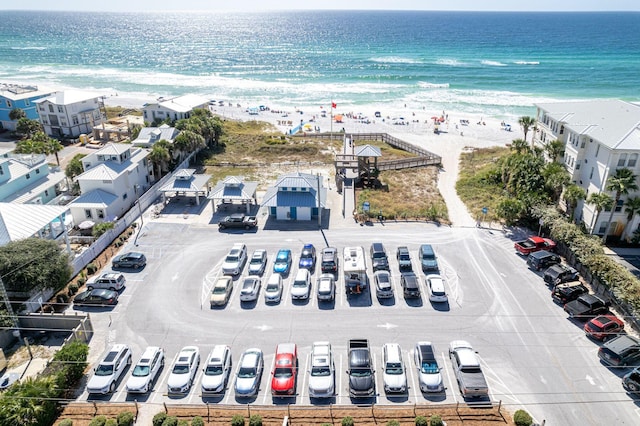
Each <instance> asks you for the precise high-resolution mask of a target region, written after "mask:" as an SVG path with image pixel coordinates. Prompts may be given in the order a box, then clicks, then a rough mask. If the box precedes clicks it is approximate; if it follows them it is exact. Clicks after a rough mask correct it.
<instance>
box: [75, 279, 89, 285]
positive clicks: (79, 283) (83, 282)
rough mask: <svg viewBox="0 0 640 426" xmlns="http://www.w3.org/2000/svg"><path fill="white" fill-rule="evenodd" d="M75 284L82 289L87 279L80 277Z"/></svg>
mask: <svg viewBox="0 0 640 426" xmlns="http://www.w3.org/2000/svg"><path fill="white" fill-rule="evenodd" d="M76 282H77V283H78V286H80V287H82V286H83V285H85V284H86V283H87V278H86V277H80V278H78V279H77V280H76Z"/></svg>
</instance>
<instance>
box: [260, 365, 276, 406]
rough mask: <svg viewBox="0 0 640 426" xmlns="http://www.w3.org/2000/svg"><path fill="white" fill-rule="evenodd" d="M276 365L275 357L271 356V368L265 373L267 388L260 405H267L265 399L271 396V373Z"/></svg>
mask: <svg viewBox="0 0 640 426" xmlns="http://www.w3.org/2000/svg"><path fill="white" fill-rule="evenodd" d="M275 365H276V356H275V355H274V356H273V360H272V361H271V368H269V371H267V372H266V374H267V386H266V387H267V388H266V389H265V393H264V398H262V405H266V404H267V397H268V396H270V395H271V372H272V371H273V367H274V366H275Z"/></svg>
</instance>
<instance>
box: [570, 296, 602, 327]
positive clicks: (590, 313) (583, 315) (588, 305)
mask: <svg viewBox="0 0 640 426" xmlns="http://www.w3.org/2000/svg"><path fill="white" fill-rule="evenodd" d="M564 311H565V312H566V313H568V314H569V317H570V318H576V319H578V320H581V321H586V320H588V319H591V318H595V317H596V316H598V315H600V314H604V313H606V312H608V311H609V302H608V301H605V300H603V299H602V298H600V297H599V296H596V295H595V294H583V295H582V296H580V297H578V298H577V299H576V300H572V301H571V302H568V303H566V304H565V305H564Z"/></svg>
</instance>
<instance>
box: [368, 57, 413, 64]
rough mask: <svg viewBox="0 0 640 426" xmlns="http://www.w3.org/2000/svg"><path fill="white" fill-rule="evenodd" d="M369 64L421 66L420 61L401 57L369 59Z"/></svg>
mask: <svg viewBox="0 0 640 426" xmlns="http://www.w3.org/2000/svg"><path fill="white" fill-rule="evenodd" d="M369 60H370V61H371V62H381V63H387V64H421V63H422V61H420V60H418V59H413V58H404V57H402V56H381V57H377V58H370V59H369Z"/></svg>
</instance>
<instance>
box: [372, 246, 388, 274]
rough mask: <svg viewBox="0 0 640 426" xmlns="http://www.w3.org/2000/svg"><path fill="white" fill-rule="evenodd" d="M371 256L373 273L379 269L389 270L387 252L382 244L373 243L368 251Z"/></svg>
mask: <svg viewBox="0 0 640 426" xmlns="http://www.w3.org/2000/svg"><path fill="white" fill-rule="evenodd" d="M369 254H370V256H371V266H372V267H373V270H374V271H377V270H379V269H384V270H387V271H388V270H389V258H388V257H387V251H386V250H385V249H384V245H382V243H373V244H371V248H370V249H369Z"/></svg>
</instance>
